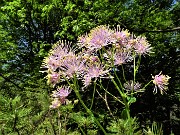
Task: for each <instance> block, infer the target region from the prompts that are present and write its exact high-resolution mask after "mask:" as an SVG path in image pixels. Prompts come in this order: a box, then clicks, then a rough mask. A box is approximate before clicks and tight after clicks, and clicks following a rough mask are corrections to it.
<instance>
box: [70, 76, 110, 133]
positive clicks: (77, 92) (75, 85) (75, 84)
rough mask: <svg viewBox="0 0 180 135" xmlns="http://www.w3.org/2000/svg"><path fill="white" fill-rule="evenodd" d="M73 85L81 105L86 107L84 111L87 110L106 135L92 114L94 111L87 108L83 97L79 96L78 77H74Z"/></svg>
mask: <svg viewBox="0 0 180 135" xmlns="http://www.w3.org/2000/svg"><path fill="white" fill-rule="evenodd" d="M73 84H74V87H73V89H74V92H75V94H76V96H77V97H78V99H79V101H80V103H81V104H82V106H83V107H84V109H85V110H86V112H87V113H88V114H89V115H90V116H93V118H94V120H95V122H96V124H97V125H98V126H99V127H100V129H101V130H102V131H103V133H104V135H106V134H107V133H106V131H105V129H104V128H103V127H102V126H101V124H100V123H99V121H98V120H97V119H96V118H95V117H94V114H93V113H92V111H91V110H90V109H88V108H87V106H86V105H85V104H84V101H83V100H82V99H81V96H80V94H79V90H78V88H77V86H78V84H77V79H76V77H74V79H73ZM70 86H72V85H70Z"/></svg>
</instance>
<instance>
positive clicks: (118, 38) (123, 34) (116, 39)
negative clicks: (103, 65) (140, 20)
mask: <svg viewBox="0 0 180 135" xmlns="http://www.w3.org/2000/svg"><path fill="white" fill-rule="evenodd" d="M130 35H131V34H130V33H129V32H128V30H121V28H120V26H119V25H118V26H117V29H115V30H114V33H113V34H112V38H113V43H119V44H121V45H124V44H126V43H127V41H128V38H129V37H130Z"/></svg>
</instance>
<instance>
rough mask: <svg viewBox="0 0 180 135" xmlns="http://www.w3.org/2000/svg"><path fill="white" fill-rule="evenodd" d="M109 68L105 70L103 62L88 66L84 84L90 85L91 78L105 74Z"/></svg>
mask: <svg viewBox="0 0 180 135" xmlns="http://www.w3.org/2000/svg"><path fill="white" fill-rule="evenodd" d="M108 72H109V70H105V67H104V66H103V65H101V64H93V65H89V66H88V67H87V70H86V73H85V75H84V80H83V81H84V86H85V87H86V86H88V85H89V84H90V83H91V79H92V78H95V79H97V78H98V77H103V76H105V75H106V74H107V73H108Z"/></svg>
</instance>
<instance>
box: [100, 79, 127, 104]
mask: <svg viewBox="0 0 180 135" xmlns="http://www.w3.org/2000/svg"><path fill="white" fill-rule="evenodd" d="M97 85H98V86H100V88H102V89H103V90H104V91H105V92H106V93H108V94H109V95H111V96H112V97H113V98H114V99H115V100H116V101H118V102H120V103H121V104H123V105H124V103H123V102H122V101H121V100H119V99H118V98H117V97H116V96H114V95H113V94H111V93H110V92H109V91H107V90H106V89H105V88H104V87H103V85H102V83H101V80H100V85H99V84H97Z"/></svg>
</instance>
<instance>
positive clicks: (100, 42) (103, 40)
mask: <svg viewBox="0 0 180 135" xmlns="http://www.w3.org/2000/svg"><path fill="white" fill-rule="evenodd" d="M111 34H112V31H111V30H109V28H108V27H106V26H98V27H96V28H94V29H92V30H91V31H90V33H89V35H88V38H87V44H88V45H87V46H86V47H87V48H88V49H90V50H99V49H101V48H102V47H103V46H107V45H108V44H109V43H110V42H111Z"/></svg>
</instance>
